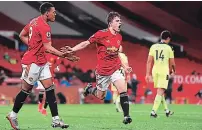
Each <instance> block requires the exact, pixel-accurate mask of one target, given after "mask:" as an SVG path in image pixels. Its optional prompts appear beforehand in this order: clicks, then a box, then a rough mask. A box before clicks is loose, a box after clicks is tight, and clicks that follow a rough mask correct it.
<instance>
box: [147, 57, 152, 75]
mask: <svg viewBox="0 0 202 130" xmlns="http://www.w3.org/2000/svg"><path fill="white" fill-rule="evenodd" d="M152 63H153V57H152V56H148V59H147V68H146V75H151V68H152Z"/></svg>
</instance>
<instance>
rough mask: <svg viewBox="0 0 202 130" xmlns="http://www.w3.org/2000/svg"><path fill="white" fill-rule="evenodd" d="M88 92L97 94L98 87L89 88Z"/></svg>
mask: <svg viewBox="0 0 202 130" xmlns="http://www.w3.org/2000/svg"><path fill="white" fill-rule="evenodd" d="M88 92H89V93H90V94H93V95H95V94H96V93H97V88H96V87H94V88H89V90H88Z"/></svg>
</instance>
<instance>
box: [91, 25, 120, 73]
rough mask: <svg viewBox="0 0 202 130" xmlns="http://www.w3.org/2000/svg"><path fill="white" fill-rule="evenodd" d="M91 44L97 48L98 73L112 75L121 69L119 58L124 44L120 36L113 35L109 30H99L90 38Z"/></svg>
mask: <svg viewBox="0 0 202 130" xmlns="http://www.w3.org/2000/svg"><path fill="white" fill-rule="evenodd" d="M89 42H90V43H95V44H96V46H97V59H98V60H97V67H96V70H97V73H98V74H100V75H106V76H107V75H111V74H113V73H114V72H115V71H116V70H117V69H119V68H120V67H121V61H120V59H119V56H118V51H119V47H120V45H121V42H122V36H121V35H120V34H116V35H114V34H112V33H111V31H110V30H109V29H104V30H99V31H98V32H96V33H95V34H94V35H93V36H91V37H90V38H89Z"/></svg>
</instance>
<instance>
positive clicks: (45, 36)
mask: <svg viewBox="0 0 202 130" xmlns="http://www.w3.org/2000/svg"><path fill="white" fill-rule="evenodd" d="M40 33H41V39H42V43H49V42H51V29H50V27H46V28H43V29H41V30H40Z"/></svg>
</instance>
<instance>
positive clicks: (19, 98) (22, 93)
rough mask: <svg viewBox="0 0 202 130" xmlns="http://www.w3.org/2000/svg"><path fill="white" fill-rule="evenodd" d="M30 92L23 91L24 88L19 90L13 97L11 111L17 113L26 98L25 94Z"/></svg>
mask: <svg viewBox="0 0 202 130" xmlns="http://www.w3.org/2000/svg"><path fill="white" fill-rule="evenodd" d="M29 94H30V93H29V92H27V91H25V90H21V91H20V92H19V93H18V95H17V96H16V98H15V103H14V106H13V112H15V113H18V112H19V111H20V109H21V107H22V105H23V104H24V101H25V100H26V98H27V96H28V95H29Z"/></svg>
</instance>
